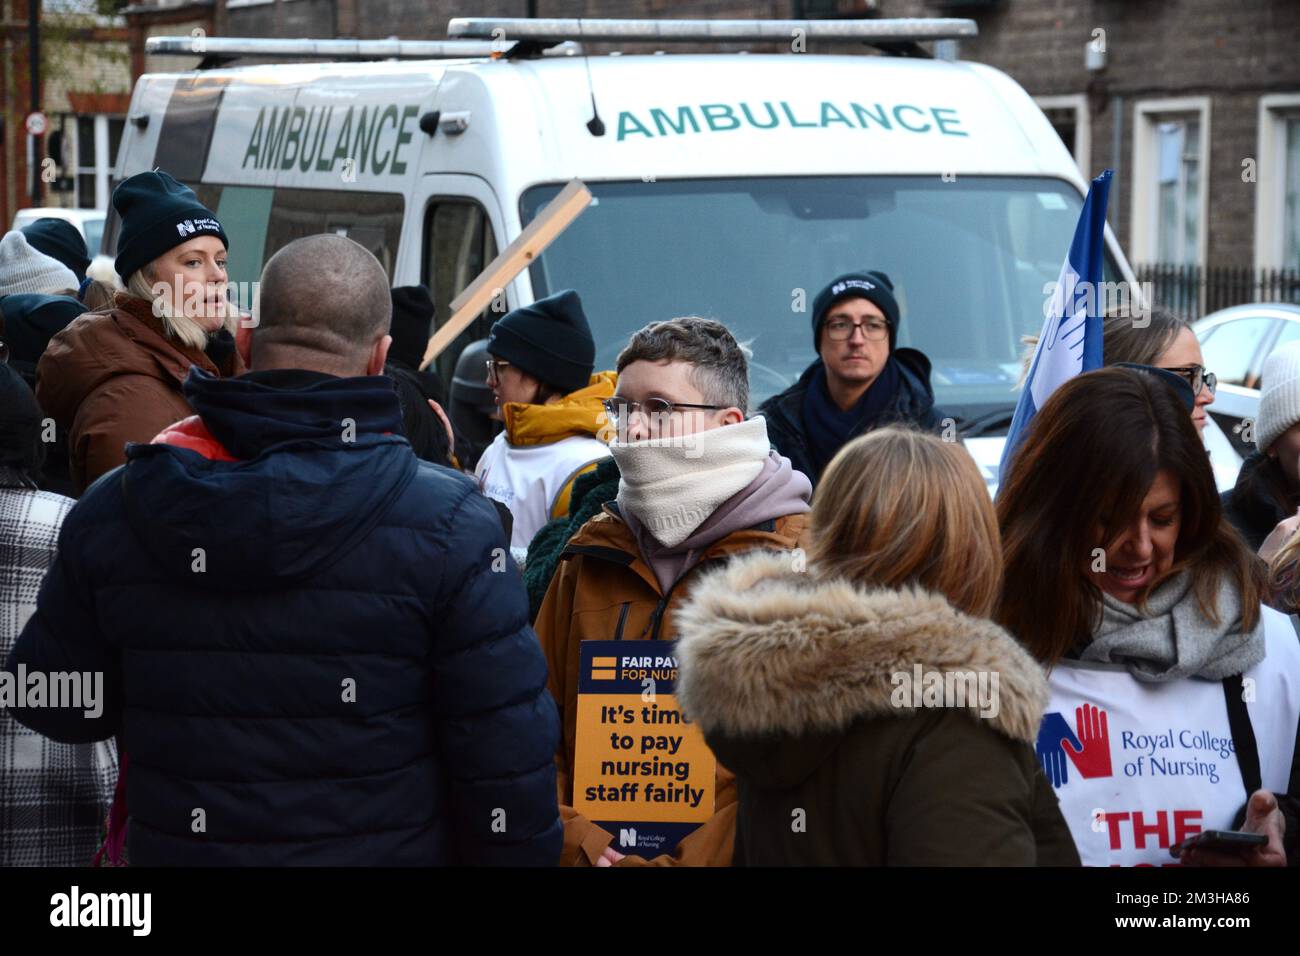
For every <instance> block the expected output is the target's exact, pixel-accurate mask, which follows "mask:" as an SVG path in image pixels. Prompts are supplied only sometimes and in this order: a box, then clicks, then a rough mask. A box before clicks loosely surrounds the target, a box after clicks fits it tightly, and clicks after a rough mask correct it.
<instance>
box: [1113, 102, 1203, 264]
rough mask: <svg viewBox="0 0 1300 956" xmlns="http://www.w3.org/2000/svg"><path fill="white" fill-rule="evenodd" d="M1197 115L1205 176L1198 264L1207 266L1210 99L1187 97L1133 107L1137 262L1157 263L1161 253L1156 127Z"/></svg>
mask: <svg viewBox="0 0 1300 956" xmlns="http://www.w3.org/2000/svg"><path fill="white" fill-rule="evenodd" d="M1189 113H1195V114H1196V115H1197V119H1198V121H1199V123H1200V145H1199V148H1198V150H1197V159H1196V161H1197V163H1198V164H1199V169H1200V173H1201V195H1200V197H1199V199H1198V202H1197V205H1198V207H1199V208H1198V210H1197V212H1198V216H1197V232H1196V262H1195V263H1194V265H1198V266H1202V267H1204V265H1205V259H1206V248H1205V246H1206V239H1207V236H1208V232H1209V215H1210V181H1211V177H1210V98H1209V97H1208V96H1183V97H1176V98H1171V99H1159V100H1139V101H1138V102H1137V103H1134V104H1133V176H1132V189H1131V190H1130V192H1129V195H1130V197H1131V198H1130V200H1129V223H1130V226H1129V253H1130V258H1131V259H1132V261H1134V262H1139V263H1154V262H1156V261H1157V260H1156V253H1157V251H1158V240H1157V230H1156V222H1157V219H1158V216H1159V208H1158V203H1159V196H1160V190H1159V188H1158V186H1157V183H1156V180H1155V177H1154V176H1153V175H1152V173H1153V171H1154V169H1155V163H1156V159H1157V152H1156V150H1157V146H1156V125H1157V124H1158V123H1160V122H1161V121H1163V120H1167V119H1170V118H1172V117H1174V116H1175V115H1182V116H1186V115H1187V114H1189Z"/></svg>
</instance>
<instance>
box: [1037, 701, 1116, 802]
mask: <svg viewBox="0 0 1300 956" xmlns="http://www.w3.org/2000/svg"><path fill="white" fill-rule="evenodd" d="M1034 749H1035V750H1036V751H1037V753H1038V759H1039V761H1040V762H1041V763H1042V765H1043V773H1045V774H1047V779H1048V780H1050V781H1052V786H1053V787H1056V788H1060V787H1062V786H1064V785H1065V784H1067V783H1069V782H1070V771H1069V765H1070V764H1074V769H1075V771H1076V772H1077V773H1078V774H1079V776H1081V777H1083V778H1084V779H1085V780H1091V779H1093V778H1094V777H1109V776H1111V775H1112V772H1111V764H1110V729H1109V728H1108V727H1107V725H1106V712H1105V711H1104V710H1102V709H1100V708H1098V707H1094V706H1092V705H1091V704H1084V705H1082V706H1081V707H1076V708H1075V709H1074V727H1071V726H1070V725H1069V723H1067V722H1066V719H1065V717H1064V716H1063V715H1062V714H1061V713H1060V712H1059V711H1053V712H1052V713H1049V714H1044V715H1043V722H1042V724H1041V725H1040V726H1039V728H1038V741H1037V743H1036V744H1035V746H1034ZM1067 757H1068V758H1069V760H1068V762H1067V759H1066V758H1067Z"/></svg>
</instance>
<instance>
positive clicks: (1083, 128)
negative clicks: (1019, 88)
mask: <svg viewBox="0 0 1300 956" xmlns="http://www.w3.org/2000/svg"><path fill="white" fill-rule="evenodd" d="M1034 102H1035V103H1037V104H1038V107H1039V109H1041V110H1042V111H1043V113H1044V115H1045V116H1046V117H1047V121H1048V122H1049V123H1051V124H1052V128H1053V129H1054V130H1056V134H1057V135H1058V136H1060V137H1061V142H1062V143H1064V144H1065V148H1066V149H1068V150H1069V151H1070V155H1071V156H1073V157H1074V162H1075V165H1077V166H1078V167H1079V172H1080V173H1082V174H1083V178H1084V179H1091V178H1092V175H1091V173H1090V172H1089V167H1090V166H1091V165H1092V126H1091V123H1090V122H1089V116H1088V97H1087V96H1086V95H1085V94H1083V93H1073V94H1071V95H1069V96H1036V97H1034Z"/></svg>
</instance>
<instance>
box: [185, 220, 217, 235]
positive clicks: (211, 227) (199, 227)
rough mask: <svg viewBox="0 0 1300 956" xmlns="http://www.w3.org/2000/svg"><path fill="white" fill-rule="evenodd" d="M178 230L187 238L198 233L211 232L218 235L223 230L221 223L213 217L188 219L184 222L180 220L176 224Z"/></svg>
mask: <svg viewBox="0 0 1300 956" xmlns="http://www.w3.org/2000/svg"><path fill="white" fill-rule="evenodd" d="M176 231H177V233H179V234H180V235H182V236H185V237H186V238H189V237H190V236H193V235H196V234H198V233H211V234H212V235H218V234H219V233H220V232H221V223H219V222H217V221H216V220H215V219H213V218H211V217H206V218H203V219H186V220H185V221H184V222H178V223H177V224H176Z"/></svg>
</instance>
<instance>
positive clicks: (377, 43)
mask: <svg viewBox="0 0 1300 956" xmlns="http://www.w3.org/2000/svg"><path fill="white" fill-rule="evenodd" d="M144 49H145V53H148V54H154V55H167V56H178V55H179V56H185V55H193V56H201V57H203V58H204V60H203V62H202V63H201V64H200V65H199V68H200V69H206V68H208V67H209V66H213V65H219V64H221V63H226V62H229V61H230V60H235V59H239V58H240V57H263V58H267V59H277V60H286V59H300V58H313V59H325V60H336V61H337V60H388V59H398V60H447V59H474V58H481V57H489V56H492V55H493V54H494V53H499V52H500V47H499V45H498V44H493V43H491V42H487V41H480V40H311V39H301V40H295V39H274V38H264V37H209V36H179V37H178V36H155V37H149V39H147V40H146V41H145V45H144ZM548 52H549V53H550V54H552V55H559V56H575V55H580V54H581V52H582V49H581V47H580V46H579V45H578V44H576V43H563V44H559V45H558V46H556V47H555V48H553V49H552V50H550V51H548Z"/></svg>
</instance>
